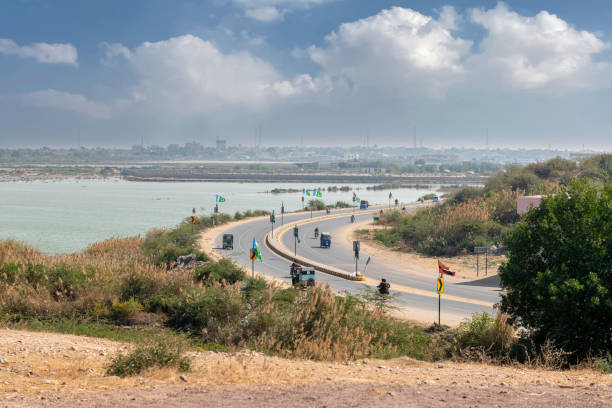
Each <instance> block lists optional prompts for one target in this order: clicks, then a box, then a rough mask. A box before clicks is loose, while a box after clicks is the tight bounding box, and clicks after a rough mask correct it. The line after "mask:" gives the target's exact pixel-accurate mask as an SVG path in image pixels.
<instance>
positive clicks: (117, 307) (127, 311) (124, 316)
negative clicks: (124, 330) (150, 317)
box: [111, 299, 143, 323]
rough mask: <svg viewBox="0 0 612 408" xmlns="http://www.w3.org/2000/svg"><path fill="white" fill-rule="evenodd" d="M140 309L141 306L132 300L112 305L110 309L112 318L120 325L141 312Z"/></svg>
mask: <svg viewBox="0 0 612 408" xmlns="http://www.w3.org/2000/svg"><path fill="white" fill-rule="evenodd" d="M142 309H143V308H142V305H141V304H140V303H138V302H137V301H135V300H134V299H130V300H128V301H125V302H118V303H113V305H112V307H111V310H112V312H113V318H114V319H115V320H117V321H118V322H120V323H125V322H127V320H128V319H130V318H131V317H133V316H134V315H135V314H136V313H138V312H142Z"/></svg>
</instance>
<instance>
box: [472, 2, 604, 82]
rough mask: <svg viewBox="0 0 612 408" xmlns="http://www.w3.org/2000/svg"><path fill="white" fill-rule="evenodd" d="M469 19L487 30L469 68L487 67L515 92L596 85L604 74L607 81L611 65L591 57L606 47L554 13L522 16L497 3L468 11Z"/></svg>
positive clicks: (544, 12)
mask: <svg viewBox="0 0 612 408" xmlns="http://www.w3.org/2000/svg"><path fill="white" fill-rule="evenodd" d="M470 17H471V20H472V21H473V22H474V23H476V24H480V25H482V26H483V27H484V28H485V29H486V30H487V36H486V37H485V39H484V40H483V41H482V42H481V44H480V49H481V51H482V52H481V54H479V55H478V56H476V57H475V59H474V61H473V63H472V66H473V67H475V68H474V69H476V67H488V68H489V70H490V71H494V72H495V74H499V75H501V77H502V78H503V79H505V80H506V81H507V83H509V84H510V85H511V86H512V87H514V88H518V89H535V88H541V87H546V86H549V85H554V86H561V87H564V88H572V87H596V86H599V84H601V82H602V76H605V77H607V78H606V79H607V81H606V82H609V79H610V64H609V63H605V62H596V61H595V60H594V59H593V57H594V56H595V55H596V54H598V53H601V52H602V51H603V50H604V49H606V48H608V47H609V45H608V44H606V43H604V42H603V41H602V40H600V39H599V38H597V36H596V35H595V34H593V33H591V32H588V31H584V30H582V31H579V30H577V29H575V28H574V27H572V26H571V25H570V24H568V23H567V22H566V21H564V20H562V19H560V18H559V17H557V16H556V15H554V14H550V13H548V12H547V11H541V12H540V13H538V14H537V15H536V16H534V17H526V16H521V15H519V14H518V13H516V12H513V11H510V10H509V9H508V7H507V6H506V5H505V4H504V3H499V4H498V5H497V7H495V8H493V9H490V10H486V11H485V10H481V9H476V10H472V11H471V15H470Z"/></svg>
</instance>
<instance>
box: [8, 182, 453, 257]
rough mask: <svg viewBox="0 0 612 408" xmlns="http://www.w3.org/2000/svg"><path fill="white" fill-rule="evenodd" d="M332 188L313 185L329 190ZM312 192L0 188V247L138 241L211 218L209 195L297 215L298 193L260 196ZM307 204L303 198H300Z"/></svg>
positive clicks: (411, 196) (144, 185) (139, 185)
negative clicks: (189, 220) (194, 217)
mask: <svg viewBox="0 0 612 408" xmlns="http://www.w3.org/2000/svg"><path fill="white" fill-rule="evenodd" d="M333 185H338V186H339V184H329V185H328V184H319V185H317V186H316V187H324V188H326V187H328V186H333ZM366 186H367V184H352V185H351V187H352V188H354V189H358V190H356V191H357V194H358V196H359V197H361V198H362V199H364V200H369V201H370V203H387V202H388V197H389V191H387V190H380V191H367V190H366ZM302 187H306V188H308V187H310V188H312V187H315V186H303V185H301V184H299V185H298V184H296V183H211V182H206V183H149V182H128V181H122V180H116V179H111V180H61V181H34V182H6V183H0V240H1V239H7V238H13V239H17V240H20V241H25V242H26V243H28V244H30V245H32V246H34V247H36V248H38V249H40V250H41V251H44V252H48V253H68V252H73V251H77V250H80V249H83V248H85V247H86V246H87V245H88V244H90V243H92V242H96V241H100V240H103V239H106V238H110V237H126V236H132V235H143V234H144V233H146V232H147V230H149V229H151V228H153V227H170V226H174V225H176V224H178V223H179V222H181V220H183V219H184V218H186V217H189V216H190V215H191V211H192V208H194V207H195V208H196V210H197V214H198V215H202V214H210V213H211V212H212V210H213V207H214V206H215V195H216V194H221V195H223V196H224V197H225V198H226V199H227V202H225V203H220V204H219V207H220V212H226V213H229V214H233V213H235V212H236V211H237V210H240V211H244V210H247V209H252V210H255V209H263V210H269V211H271V210H273V209H274V210H275V211H276V212H277V213H279V212H280V206H281V202H284V204H285V209H286V211H292V210H297V209H299V208H301V201H300V200H301V196H302V194H301V192H300V193H291V194H269V193H268V194H266V193H263V192H264V191H267V190H271V189H273V188H298V189H301V188H302ZM440 187H441V186H439V185H435V186H434V185H432V186H431V189H421V188H419V189H398V190H393V191H392V192H393V196H394V198H395V197H397V198H398V199H399V200H400V201H403V202H409V201H415V200H416V199H417V198H418V197H420V196H422V195H424V194H426V193H430V192H435V191H437V190H438V189H439V188H440ZM351 196H352V192H340V191H338V192H335V193H332V192H329V193H328V192H326V191H325V192H324V193H323V197H322V200H323V201H325V202H326V203H328V204H333V203H335V202H336V201H338V200H343V201H346V202H351ZM307 199H308V197H307Z"/></svg>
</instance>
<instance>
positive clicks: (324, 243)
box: [320, 232, 331, 248]
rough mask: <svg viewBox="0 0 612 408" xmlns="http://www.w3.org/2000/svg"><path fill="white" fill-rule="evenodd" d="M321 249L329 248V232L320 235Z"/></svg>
mask: <svg viewBox="0 0 612 408" xmlns="http://www.w3.org/2000/svg"><path fill="white" fill-rule="evenodd" d="M320 246H321V248H329V247H331V234H330V233H329V232H322V233H321V243H320Z"/></svg>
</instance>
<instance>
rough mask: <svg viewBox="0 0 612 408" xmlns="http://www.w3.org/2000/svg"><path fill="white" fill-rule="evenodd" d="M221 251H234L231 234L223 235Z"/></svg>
mask: <svg viewBox="0 0 612 408" xmlns="http://www.w3.org/2000/svg"><path fill="white" fill-rule="evenodd" d="M223 249H232V250H233V249H234V235H233V234H223Z"/></svg>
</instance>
